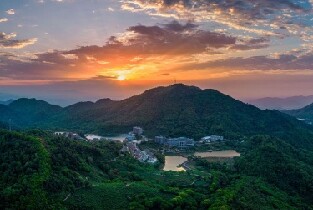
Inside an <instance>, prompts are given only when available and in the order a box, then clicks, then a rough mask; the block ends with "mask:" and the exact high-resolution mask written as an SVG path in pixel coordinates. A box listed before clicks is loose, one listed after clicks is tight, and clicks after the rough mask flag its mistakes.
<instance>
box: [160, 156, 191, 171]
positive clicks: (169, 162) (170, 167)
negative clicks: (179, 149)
mask: <svg viewBox="0 0 313 210" xmlns="http://www.w3.org/2000/svg"><path fill="white" fill-rule="evenodd" d="M185 161H187V158H185V157H183V156H165V164H164V168H163V170H164V171H185V169H184V168H183V167H178V166H179V165H180V164H182V163H184V162H185Z"/></svg>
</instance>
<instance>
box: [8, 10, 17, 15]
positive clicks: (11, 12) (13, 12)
mask: <svg viewBox="0 0 313 210" xmlns="http://www.w3.org/2000/svg"><path fill="white" fill-rule="evenodd" d="M6 13H7V14H8V15H14V14H15V11H14V9H9V10H7V11H6Z"/></svg>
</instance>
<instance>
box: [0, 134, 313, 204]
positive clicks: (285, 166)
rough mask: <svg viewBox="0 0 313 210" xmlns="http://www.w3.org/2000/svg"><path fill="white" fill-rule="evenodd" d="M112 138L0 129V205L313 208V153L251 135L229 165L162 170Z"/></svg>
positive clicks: (199, 163)
mask: <svg viewBox="0 0 313 210" xmlns="http://www.w3.org/2000/svg"><path fill="white" fill-rule="evenodd" d="M120 148H121V145H120V144H119V143H115V142H105V141H102V142H84V141H73V140H69V139H64V138H55V137H53V136H51V135H50V134H49V133H46V132H43V131H30V132H28V133H23V134H22V133H17V132H8V131H1V132H0V185H1V190H0V199H1V201H2V202H1V203H0V208H1V209H313V202H312V201H313V197H312V195H313V153H312V152H311V151H308V150H303V149H299V148H296V147H293V146H291V145H290V144H288V143H285V141H282V140H280V139H275V138H271V137H269V136H255V137H252V138H251V139H248V140H247V141H246V142H245V143H243V144H242V146H241V148H240V150H241V152H242V155H241V157H238V158H236V159H235V164H234V166H233V167H229V166H227V165H223V164H217V163H209V162H207V161H205V160H204V159H197V158H196V159H194V160H193V161H194V162H195V168H194V170H191V171H187V172H163V171H161V170H159V169H158V167H157V166H155V167H153V166H151V165H146V164H143V163H140V162H138V161H136V160H134V159H133V158H131V157H130V156H127V155H126V156H119V154H118V151H119V149H120Z"/></svg>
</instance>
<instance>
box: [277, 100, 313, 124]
mask: <svg viewBox="0 0 313 210" xmlns="http://www.w3.org/2000/svg"><path fill="white" fill-rule="evenodd" d="M283 112H284V113H286V114H289V115H291V116H294V117H296V118H298V119H299V120H302V121H305V122H307V123H309V124H312V123H313V104H310V105H308V106H305V107H303V108H301V109H294V110H284V111H283Z"/></svg>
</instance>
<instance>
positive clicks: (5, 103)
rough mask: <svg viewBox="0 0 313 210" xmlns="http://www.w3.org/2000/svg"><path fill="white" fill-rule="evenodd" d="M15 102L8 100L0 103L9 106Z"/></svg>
mask: <svg viewBox="0 0 313 210" xmlns="http://www.w3.org/2000/svg"><path fill="white" fill-rule="evenodd" d="M13 101H14V100H12V99H11V100H7V101H0V104H2V105H9V104H10V103H12V102H13Z"/></svg>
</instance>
